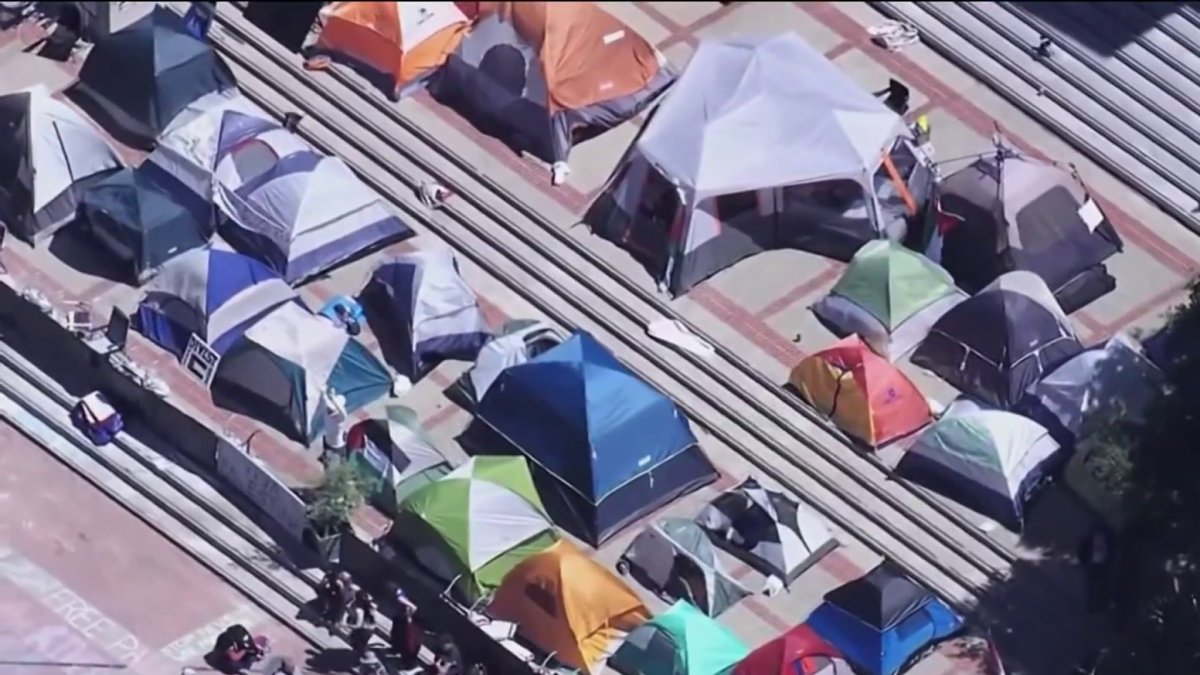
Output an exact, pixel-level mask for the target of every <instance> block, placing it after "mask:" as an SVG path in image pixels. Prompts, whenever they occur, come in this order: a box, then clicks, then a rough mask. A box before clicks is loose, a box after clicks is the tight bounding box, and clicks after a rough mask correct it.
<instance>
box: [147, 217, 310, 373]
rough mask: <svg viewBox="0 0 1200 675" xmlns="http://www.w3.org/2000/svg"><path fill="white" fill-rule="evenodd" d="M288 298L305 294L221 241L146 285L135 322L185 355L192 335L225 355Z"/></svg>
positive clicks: (181, 260)
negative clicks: (251, 328) (257, 323)
mask: <svg viewBox="0 0 1200 675" xmlns="http://www.w3.org/2000/svg"><path fill="white" fill-rule="evenodd" d="M288 302H297V303H298V302H300V297H299V296H298V295H296V292H295V291H294V290H292V288H291V286H288V285H287V283H286V282H285V281H284V280H283V279H281V278H280V277H279V275H278V274H275V272H273V271H271V269H269V268H268V267H267V266H266V265H263V264H262V263H260V262H258V261H257V260H254V259H253V258H248V257H246V256H244V255H242V254H240V253H236V252H234V251H233V250H231V249H229V248H228V247H227V246H226V245H225V244H224V243H222V242H220V240H217V241H216V242H214V244H213V246H212V247H211V248H205V249H196V250H193V251H189V252H187V253H185V254H183V255H181V256H179V257H178V258H175V259H174V260H172V261H170V262H169V263H167V264H166V265H164V266H163V268H162V271H161V272H159V274H158V276H156V277H155V278H154V279H153V280H152V281H151V282H150V283H149V284H148V285H147V286H146V295H145V296H144V297H143V298H142V300H141V302H140V303H138V309H137V314H136V315H135V322H134V325H135V328H136V329H137V330H138V332H140V333H142V334H143V335H145V336H146V337H148V338H150V340H151V341H153V342H154V343H155V344H157V345H158V346H160V347H162V348H163V349H166V350H167V351H169V352H171V353H172V354H174V355H175V356H177V357H180V358H182V357H183V353H184V351H185V350H186V349H187V345H188V341H189V340H190V339H191V337H192V335H196V336H198V337H199V338H200V339H201V340H204V342H206V343H207V344H208V346H209V347H211V348H212V349H213V351H215V352H217V353H218V354H224V353H225V351H226V350H227V349H228V348H229V347H230V345H232V344H233V343H234V342H235V341H236V340H237V339H238V338H239V337H241V336H242V334H243V333H245V332H246V329H247V328H249V327H250V325H251V324H253V323H254V322H255V321H257V320H258V319H261V318H262V317H264V316H266V315H267V314H268V313H270V311H271V310H273V309H275V308H276V307H278V306H280V305H282V304H285V303H288Z"/></svg>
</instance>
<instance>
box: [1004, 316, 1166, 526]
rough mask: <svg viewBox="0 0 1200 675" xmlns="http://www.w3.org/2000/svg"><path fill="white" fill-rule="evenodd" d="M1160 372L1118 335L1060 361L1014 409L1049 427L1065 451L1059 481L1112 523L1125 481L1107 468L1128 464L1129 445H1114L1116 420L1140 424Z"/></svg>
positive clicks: (1160, 382) (1160, 384)
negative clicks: (1112, 478) (1066, 456)
mask: <svg viewBox="0 0 1200 675" xmlns="http://www.w3.org/2000/svg"><path fill="white" fill-rule="evenodd" d="M1165 384H1166V382H1165V377H1164V376H1163V373H1162V371H1160V370H1159V369H1158V367H1157V366H1155V365H1154V364H1153V363H1152V362H1151V361H1150V360H1149V359H1148V358H1147V357H1146V355H1145V354H1144V353H1143V352H1142V350H1141V349H1140V347H1139V345H1138V344H1137V343H1136V342H1135V341H1134V340H1133V339H1132V338H1130V337H1128V336H1126V335H1123V334H1120V333H1118V334H1116V335H1114V336H1113V337H1111V338H1109V340H1108V341H1107V342H1105V343H1103V344H1099V345H1096V346H1094V347H1092V348H1090V349H1087V350H1085V351H1083V352H1081V353H1080V354H1078V355H1077V356H1075V357H1074V358H1072V359H1071V360H1069V361H1067V362H1066V363H1064V364H1062V365H1061V366H1059V367H1058V368H1057V369H1056V370H1055V371H1054V372H1052V373H1050V374H1049V375H1047V376H1046V377H1045V378H1043V379H1042V381H1041V382H1038V383H1037V384H1035V385H1034V386H1032V387H1030V389H1029V391H1028V393H1026V395H1025V398H1024V399H1022V401H1021V404H1020V405H1019V406H1018V407H1017V409H1018V410H1019V411H1020V412H1021V413H1022V414H1024V415H1026V416H1028V417H1030V418H1031V419H1034V420H1036V421H1037V422H1039V423H1040V424H1042V425H1043V426H1045V427H1046V429H1048V430H1049V432H1050V435H1051V436H1053V437H1054V438H1055V440H1057V441H1058V442H1059V444H1061V445H1062V447H1063V448H1064V449H1066V450H1067V451H1069V452H1070V460H1069V461H1068V463H1067V466H1066V470H1065V471H1064V472H1063V479H1064V482H1065V483H1066V485H1067V487H1069V488H1070V489H1071V490H1072V491H1073V492H1075V493H1076V494H1078V495H1079V496H1080V498H1082V499H1083V500H1084V501H1085V502H1086V503H1087V504H1088V505H1089V506H1091V507H1092V508H1093V509H1094V510H1095V511H1096V512H1097V513H1099V514H1100V515H1101V516H1102V517H1103V518H1105V519H1106V520H1107V521H1108V522H1109V523H1110V524H1112V525H1114V526H1116V527H1117V528H1118V529H1119V526H1120V525H1121V524H1122V522H1123V520H1124V508H1125V504H1124V503H1123V498H1124V494H1123V489H1124V488H1125V486H1124V483H1125V481H1123V480H1120V476H1119V474H1120V472H1117V473H1118V480H1116V481H1112V482H1110V481H1109V479H1108V476H1109V475H1110V474H1111V473H1112V472H1111V471H1110V468H1111V467H1114V466H1117V467H1119V466H1123V465H1125V464H1127V463H1128V461H1129V457H1128V451H1129V450H1128V448H1127V447H1125V446H1124V445H1123V444H1117V443H1112V442H1110V441H1109V439H1108V432H1109V431H1110V430H1111V429H1112V427H1113V426H1114V425H1116V424H1132V425H1137V424H1143V423H1144V422H1145V414H1146V412H1147V410H1148V409H1149V407H1150V406H1151V405H1153V403H1154V401H1155V400H1156V399H1157V398H1158V396H1159V395H1160V394H1161V393H1162V391H1163V388H1164V386H1165Z"/></svg>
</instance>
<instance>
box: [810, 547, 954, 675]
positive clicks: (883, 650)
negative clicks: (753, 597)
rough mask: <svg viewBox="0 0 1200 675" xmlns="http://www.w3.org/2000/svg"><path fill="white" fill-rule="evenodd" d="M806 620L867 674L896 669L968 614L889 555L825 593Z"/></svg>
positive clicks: (886, 674) (890, 673) (883, 674)
mask: <svg viewBox="0 0 1200 675" xmlns="http://www.w3.org/2000/svg"><path fill="white" fill-rule="evenodd" d="M806 623H807V624H808V625H809V626H810V627H811V628H812V629H813V630H814V631H815V632H816V633H817V635H819V636H821V637H822V638H823V639H824V640H825V641H827V642H828V643H829V644H831V645H833V647H834V648H836V649H837V650H838V651H840V652H841V653H842V654H843V655H844V656H845V658H846V660H847V661H849V662H850V663H851V664H853V665H854V667H855V668H856V669H858V671H859V672H861V673H863V674H864V675H893V674H894V673H898V672H900V671H901V670H902V669H903V667H904V665H905V664H906V663H907V662H908V661H909V659H911V658H913V657H916V656H919V655H920V653H921V652H922V651H923V650H924V649H925V648H927V647H930V646H932V645H933V644H935V643H937V642H939V641H941V640H944V639H946V638H947V637H950V636H951V635H953V634H954V633H956V632H958V630H959V629H960V628H962V626H963V619H962V617H960V616H958V615H957V614H955V613H954V611H953V610H952V609H950V608H949V607H948V606H946V604H945V603H943V602H942V601H941V600H939V599H938V598H937V597H935V596H934V595H933V594H932V593H930V592H929V591H927V590H925V589H924V588H921V587H920V586H917V585H916V584H915V583H913V582H912V581H909V580H908V579H907V578H905V576H904V574H903V573H902V572H900V571H899V570H898V569H896V568H895V566H894V565H893V564H892V563H890V562H887V561H884V562H883V563H881V564H880V565H879V566H878V567H876V568H875V569H873V570H871V572H870V573H868V574H867V575H866V576H864V577H862V578H861V579H855V580H854V581H851V582H849V583H847V584H844V585H842V586H839V587H838V588H835V589H833V590H832V591H830V592H828V593H826V594H825V601H824V602H823V603H821V604H820V605H819V606H818V607H817V608H816V609H815V610H813V613H812V614H811V615H809V617H808V621H807V622H806Z"/></svg>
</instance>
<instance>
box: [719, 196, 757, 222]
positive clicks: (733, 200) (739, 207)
mask: <svg viewBox="0 0 1200 675" xmlns="http://www.w3.org/2000/svg"><path fill="white" fill-rule="evenodd" d="M716 204H717V214H716V215H717V219H718V220H720V221H721V222H722V223H732V222H734V221H736V220H739V219H741V218H746V217H757V216H758V193H756V192H734V193H732V194H727V195H720V196H718V197H717V198H716Z"/></svg>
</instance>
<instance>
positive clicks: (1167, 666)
mask: <svg viewBox="0 0 1200 675" xmlns="http://www.w3.org/2000/svg"><path fill="white" fill-rule="evenodd" d="M1163 344H1164V347H1165V348H1164V349H1163V352H1164V353H1165V354H1168V355H1170V358H1169V360H1167V361H1166V362H1165V363H1161V365H1162V366H1163V373H1164V375H1165V376H1166V377H1165V379H1166V387H1165V389H1164V391H1163V393H1162V394H1161V395H1160V396H1158V397H1157V398H1156V399H1155V400H1154V402H1153V403H1152V404H1151V405H1150V407H1149V409H1148V410H1147V411H1146V415H1145V417H1144V421H1143V422H1142V423H1140V424H1137V425H1128V424H1122V423H1120V421H1119V420H1118V421H1116V423H1115V424H1113V428H1112V429H1110V430H1109V434H1108V441H1107V442H1110V443H1120V444H1124V445H1125V447H1127V448H1128V455H1127V457H1128V462H1127V464H1126V465H1125V466H1122V467H1118V468H1117V469H1118V470H1119V471H1120V472H1121V473H1122V474H1124V479H1125V481H1127V484H1126V486H1125V489H1124V490H1123V502H1124V508H1125V512H1126V513H1127V514H1128V520H1127V522H1126V526H1125V528H1124V530H1123V532H1122V534H1121V548H1122V553H1123V555H1124V557H1125V559H1126V560H1127V561H1129V562H1130V564H1129V565H1127V566H1125V569H1123V570H1122V574H1121V575H1120V577H1119V579H1118V584H1119V588H1118V589H1117V592H1118V597H1119V598H1120V599H1121V600H1123V602H1120V603H1119V606H1118V608H1117V613H1118V621H1119V624H1118V625H1119V628H1120V630H1119V637H1118V638H1117V642H1116V643H1115V644H1113V645H1112V646H1111V647H1110V649H1109V650H1108V653H1107V654H1106V655H1105V657H1104V658H1103V659H1102V660H1101V662H1100V664H1099V667H1098V669H1097V672H1098V673H1102V674H1104V675H1108V674H1110V673H1111V674H1113V675H1115V674H1116V673H1122V674H1125V673H1156V674H1158V675H1176V674H1178V675H1185V674H1186V675H1195V674H1196V673H1200V600H1198V598H1200V566H1198V562H1200V447H1198V446H1200V282H1194V283H1193V285H1192V287H1191V292H1190V294H1189V298H1188V301H1187V302H1186V303H1184V304H1183V305H1182V306H1180V307H1179V308H1177V309H1176V311H1175V312H1174V313H1173V314H1172V316H1171V317H1170V319H1169V321H1168V324H1167V332H1166V337H1165V339H1164V341H1163ZM1160 360H1161V359H1160Z"/></svg>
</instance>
